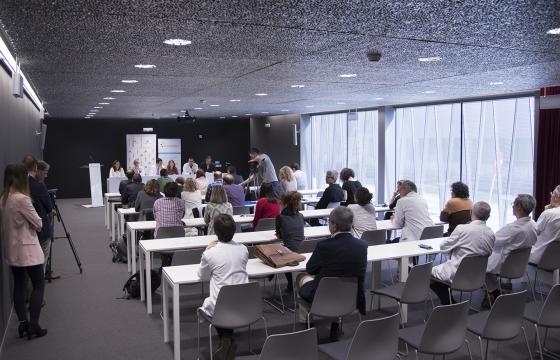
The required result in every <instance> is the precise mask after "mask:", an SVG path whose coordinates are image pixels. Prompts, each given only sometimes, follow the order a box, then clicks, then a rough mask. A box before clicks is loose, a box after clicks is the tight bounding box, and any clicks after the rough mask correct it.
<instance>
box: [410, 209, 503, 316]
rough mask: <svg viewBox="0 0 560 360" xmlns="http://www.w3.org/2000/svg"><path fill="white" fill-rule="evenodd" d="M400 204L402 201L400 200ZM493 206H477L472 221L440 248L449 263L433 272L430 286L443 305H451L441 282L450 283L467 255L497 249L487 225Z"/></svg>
mask: <svg viewBox="0 0 560 360" xmlns="http://www.w3.org/2000/svg"><path fill="white" fill-rule="evenodd" d="M399 202H400V200H399ZM490 210H491V209H490V205H489V204H488V203H486V202H484V201H479V202H477V203H475V204H474V206H473V210H472V217H471V222H470V223H468V224H464V225H458V226H457V227H456V228H455V230H453V232H452V233H451V235H450V236H449V237H448V238H446V239H445V240H444V241H443V242H442V243H441V245H440V249H441V251H442V252H444V253H446V254H447V256H448V259H449V260H447V261H446V262H444V263H442V264H440V265H438V266H435V267H434V268H433V269H432V277H433V278H434V280H432V283H431V285H430V287H431V288H432V290H433V291H434V292H435V293H436V294H437V296H438V297H439V299H440V301H441V304H442V305H449V304H450V302H449V292H448V291H449V286H448V285H446V284H444V283H442V282H440V281H438V280H441V281H443V282H451V281H453V278H454V277H455V273H456V272H457V268H458V267H459V264H460V263H461V261H462V260H463V258H465V257H467V256H490V254H492V249H493V248H494V242H495V237H494V232H493V231H492V229H490V228H489V227H488V226H487V225H486V220H488V218H489V217H490Z"/></svg>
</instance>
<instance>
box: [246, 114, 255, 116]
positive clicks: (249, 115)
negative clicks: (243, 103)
mask: <svg viewBox="0 0 560 360" xmlns="http://www.w3.org/2000/svg"><path fill="white" fill-rule="evenodd" d="M245 116H253V114H245Z"/></svg>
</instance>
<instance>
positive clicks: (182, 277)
mask: <svg viewBox="0 0 560 360" xmlns="http://www.w3.org/2000/svg"><path fill="white" fill-rule="evenodd" d="M444 239H445V238H436V239H429V240H421V241H407V242H402V243H395V244H386V245H376V246H369V247H368V254H367V261H368V263H371V262H379V261H383V260H391V259H395V260H399V262H400V265H399V273H400V275H399V276H400V281H406V279H407V277H408V259H409V258H411V257H414V256H422V255H432V254H438V253H439V252H440V244H441V242H442V241H443V240H444ZM419 244H428V245H430V246H431V247H432V249H424V248H421V247H419V246H418V245H419ZM303 255H304V256H305V261H302V262H300V263H299V264H298V265H297V266H285V267H282V268H272V267H270V266H268V265H266V264H264V263H263V262H262V261H261V260H260V259H250V260H249V261H248V263H247V273H248V275H249V277H262V276H268V275H277V274H283V273H294V272H303V271H305V266H306V264H307V261H308V260H309V258H310V257H311V254H310V253H309V254H303ZM198 268H199V264H195V265H181V266H170V267H164V268H163V272H162V283H161V286H162V303H163V340H164V342H166V343H167V342H169V340H170V339H169V304H168V295H167V291H168V290H167V288H168V287H169V288H170V289H171V297H172V310H173V356H174V359H175V360H180V359H181V323H180V319H181V308H180V304H179V290H180V286H181V285H188V284H197V283H200V282H201V281H202V280H201V279H200V277H199V276H198ZM372 278H373V276H372ZM293 295H294V304H296V306H297V301H296V296H297V294H296V290H295V281H294V289H293ZM407 310H408V309H407V306H406V305H404V304H403V305H402V310H401V319H402V322H403V323H406V321H407ZM296 317H297V311H294V325H295V322H296Z"/></svg>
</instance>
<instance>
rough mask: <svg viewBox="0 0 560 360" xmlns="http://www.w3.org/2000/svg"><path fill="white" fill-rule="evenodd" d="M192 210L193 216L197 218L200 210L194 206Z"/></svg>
mask: <svg viewBox="0 0 560 360" xmlns="http://www.w3.org/2000/svg"><path fill="white" fill-rule="evenodd" d="M191 211H192V216H193V218H195V219H197V218H199V217H200V211H199V210H198V208H197V207H195V208H192V209H191Z"/></svg>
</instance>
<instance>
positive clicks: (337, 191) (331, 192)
mask: <svg viewBox="0 0 560 360" xmlns="http://www.w3.org/2000/svg"><path fill="white" fill-rule="evenodd" d="M337 179H338V172H337V171H336V170H329V171H327V175H326V176H325V182H326V183H327V184H328V185H329V186H328V187H327V188H326V189H325V190H324V191H323V195H322V196H321V198H320V199H319V201H318V202H317V205H315V209H326V208H327V206H329V204H330V203H333V202H334V203H336V202H341V201H342V199H343V196H344V193H343V192H342V188H341V187H340V185H338V184H337V183H336V180H337ZM309 223H310V224H311V226H320V225H321V224H320V223H319V219H311V220H309Z"/></svg>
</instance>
